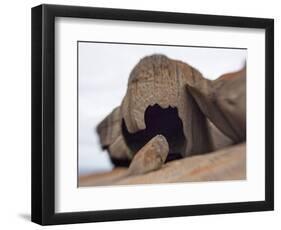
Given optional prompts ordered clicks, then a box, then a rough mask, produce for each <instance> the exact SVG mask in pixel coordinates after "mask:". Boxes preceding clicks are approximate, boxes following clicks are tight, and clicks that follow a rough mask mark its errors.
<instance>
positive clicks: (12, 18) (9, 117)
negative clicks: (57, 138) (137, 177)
mask: <svg viewBox="0 0 281 230" xmlns="http://www.w3.org/2000/svg"><path fill="white" fill-rule="evenodd" d="M40 3H42V2H41V1H35V0H34V1H31V0H29V1H19V0H17V1H16V0H15V1H3V2H2V4H1V10H2V11H1V14H0V17H1V20H0V23H1V36H0V39H1V42H0V58H1V59H0V61H1V62H0V63H1V68H0V79H1V80H0V87H1V88H0V102H1V113H0V130H1V131H0V140H1V142H0V143H1V144H0V148H1V160H0V162H1V163H0V164H1V165H0V170H1V171H0V172H1V173H0V179H1V190H0V194H1V196H0V204H1V208H0V217H1V218H0V220H1V222H0V225H1V229H41V227H39V226H37V225H36V224H33V223H31V222H30V221H29V219H30V201H31V198H30V186H31V181H30V169H31V164H30V159H31V157H30V109H31V105H30V96H31V95H30V33H31V31H30V8H31V7H32V6H35V5H38V4H40ZM45 3H53V4H71V5H88V6H99V7H111V8H131V9H143V10H162V11H175V12H190V13H205V14H223V15H235V16H252V17H270V18H275V19H276V21H275V59H276V60H277V61H276V63H278V60H280V51H281V47H280V35H281V34H280V21H279V20H280V10H279V9H280V6H278V1H273V0H268V1H259V2H257V1H255V2H251V1H248V2H246V1H244V0H236V1H231V2H230V1H223V0H213V1H203V0H197V1H189V2H188V1H186V0H183V1H180V0H174V1H169V0H154V1H151V0H137V1H130V0H123V1H116V0H115V1H114V0H108V1H103V0H96V1H94V2H93V1H86V0H80V1H78V0H69V1H66V0H57V1H48V2H47V1H45ZM279 74H280V67H279V66H278V65H276V67H275V89H276V90H275V98H276V99H275V111H276V112H275V117H276V118H278V117H280V116H281V108H280V101H279V98H280V97H281V91H280V90H279V91H277V89H280V87H281V81H280V78H278V75H279ZM280 131H281V123H280V120H278V119H275V134H276V135H275V142H276V146H275V166H276V167H275V168H276V170H275V175H276V179H275V194H276V196H275V206H276V208H275V209H276V210H275V211H274V212H259V213H242V214H228V215H213V216H203V217H180V218H169V219H155V220H138V221H126V222H124V221H123V222H119V223H116V222H110V223H97V224H82V225H81V224H79V225H71V226H54V227H51V228H53V229H93V228H98V229H113V228H115V229H116V228H117V229H118V228H120V229H121V228H122V229H132V228H137V229H138V228H139V229H145V228H148V227H150V228H163V229H171V228H175V227H178V228H179V229H187V228H188V229H206V228H208V229H216V230H219V229H226V228H227V229H229V230H231V229H235V230H237V229H271V228H272V229H277V228H278V227H277V226H278V225H280V218H281V212H280V208H281V202H280V201H281V200H280V195H279V194H280V192H281V191H280V190H281V182H280V180H279V175H280V174H281V169H280V167H278V166H279V162H281V157H280V154H279V152H280V151H281V144H280V141H279V139H280V138H281V133H280ZM42 228H46V227H42Z"/></svg>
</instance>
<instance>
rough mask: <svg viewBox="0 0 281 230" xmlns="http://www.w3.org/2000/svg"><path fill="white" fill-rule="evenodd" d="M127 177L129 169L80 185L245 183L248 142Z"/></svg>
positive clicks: (82, 179) (87, 179) (83, 179)
mask: <svg viewBox="0 0 281 230" xmlns="http://www.w3.org/2000/svg"><path fill="white" fill-rule="evenodd" d="M126 175H128V168H121V167H119V168H115V169H113V170H112V171H111V172H107V173H100V174H93V175H87V176H82V177H80V178H79V186H105V185H134V184H157V183H175V182H204V181H206V182H207V181H224V180H245V179H246V143H242V144H237V145H233V146H230V147H226V148H223V149H221V150H218V151H215V152H211V153H208V154H204V155H198V156H190V157H186V158H183V159H180V160H175V161H171V162H168V163H166V164H164V165H163V166H162V167H161V168H160V169H159V170H156V171H152V172H149V173H146V174H143V175H135V176H134V175H131V176H126Z"/></svg>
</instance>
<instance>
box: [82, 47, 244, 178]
mask: <svg viewBox="0 0 281 230" xmlns="http://www.w3.org/2000/svg"><path fill="white" fill-rule="evenodd" d="M78 45H79V53H78V55H79V63H78V65H79V75H78V76H79V79H78V81H79V152H78V157H79V174H80V175H81V174H87V173H90V172H102V171H108V170H110V169H111V168H112V165H111V163H110V161H109V159H108V156H107V152H106V151H102V150H101V148H100V145H99V139H98V136H97V134H96V132H95V127H96V126H97V124H98V123H99V122H100V121H101V120H103V118H104V117H105V116H107V115H108V114H109V113H110V112H111V111H112V110H113V108H115V107H117V106H119V105H120V103H121V101H122V98H123V97H124V95H125V93H126V88H127V81H128V77H129V74H130V72H131V70H132V68H133V67H134V66H135V65H136V64H137V63H138V61H139V60H140V59H141V58H143V57H144V56H147V55H152V54H156V53H157V54H164V55H166V56H168V57H169V58H172V59H178V60H181V61H183V62H186V63H188V64H190V65H192V66H193V67H195V68H197V69H198V70H199V71H200V72H201V73H202V74H203V76H204V77H206V78H209V79H216V78H217V77H219V76H220V75H222V74H224V73H227V72H231V71H236V70H238V69H240V68H242V66H243V65H244V63H245V61H246V55H247V51H246V50H240V49H218V48H200V47H199V48H198V47H196V48H194V47H175V46H150V45H126V44H104V43H88V42H79V43H78Z"/></svg>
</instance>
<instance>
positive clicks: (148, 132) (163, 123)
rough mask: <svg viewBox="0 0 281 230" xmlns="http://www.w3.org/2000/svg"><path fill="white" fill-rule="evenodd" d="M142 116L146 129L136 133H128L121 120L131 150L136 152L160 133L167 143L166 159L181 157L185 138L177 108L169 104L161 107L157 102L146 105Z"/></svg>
mask: <svg viewBox="0 0 281 230" xmlns="http://www.w3.org/2000/svg"><path fill="white" fill-rule="evenodd" d="M144 118H145V124H146V129H144V130H140V131H138V132H136V133H130V132H129V131H128V129H127V127H126V124H125V122H124V119H123V120H122V133H123V135H124V138H125V141H126V144H127V145H128V147H129V148H130V149H131V151H132V152H133V153H136V152H137V151H138V150H140V149H141V148H142V147H143V146H144V145H145V144H146V143H147V142H148V141H149V140H151V139H152V138H153V137H155V136H156V135H157V134H162V135H163V136H165V138H166V139H167V141H168V143H169V149H170V150H169V155H168V157H167V161H170V160H174V159H179V158H181V155H180V153H181V152H183V151H184V149H185V146H186V140H185V136H184V134H183V124H182V121H181V119H180V118H179V116H178V110H177V108H172V107H170V106H169V107H168V108H164V109H163V108H161V107H160V106H159V105H158V104H155V105H153V106H148V107H147V108H146V110H145V116H144Z"/></svg>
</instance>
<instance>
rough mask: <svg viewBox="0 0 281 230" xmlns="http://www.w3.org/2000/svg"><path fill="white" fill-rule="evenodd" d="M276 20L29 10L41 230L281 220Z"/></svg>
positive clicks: (35, 192)
mask: <svg viewBox="0 0 281 230" xmlns="http://www.w3.org/2000/svg"><path fill="white" fill-rule="evenodd" d="M273 84H274V21H273V19H262V18H246V17H230V16H215V15H201V14H183V13H171V12H152V11H138V10H125V9H109V8H93V7H76V6H58V5H40V6H37V7H34V8H32V221H34V222H36V223H38V224H42V225H50V224H66V223H82V222H97V221H113V220H128V219H141V218H160V217H175V216H192V215H205V214H220V213H236V212H250V211H266V210H273V207H274V184H273V181H274V175H273V172H274V168H273V166H274V163H273V158H274V124H273V122H274V107H273V106H274V91H273V90H274V85H273Z"/></svg>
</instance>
